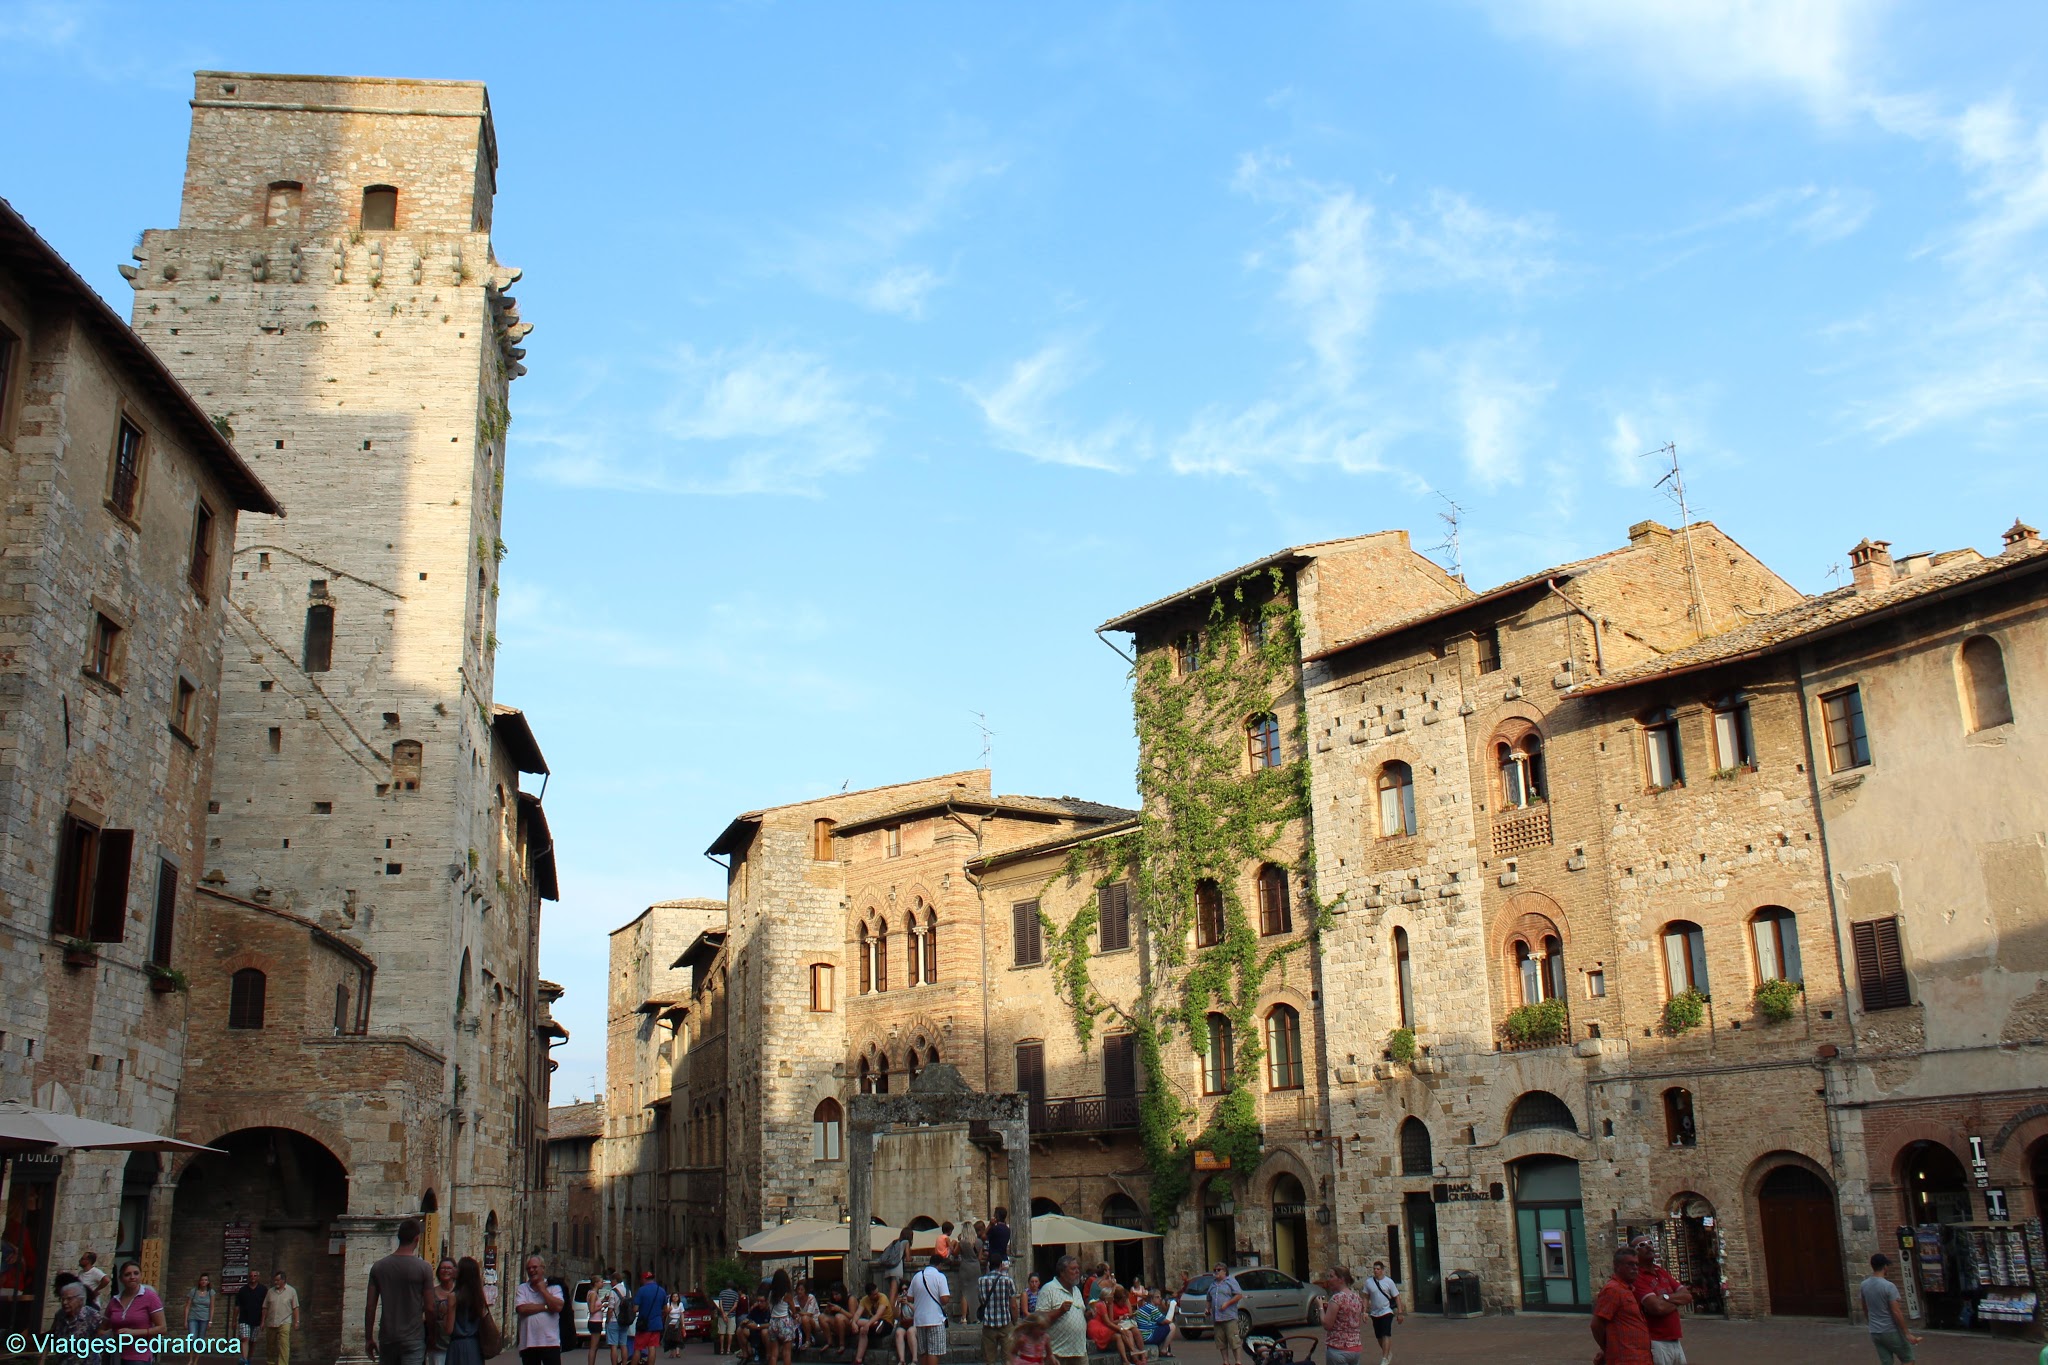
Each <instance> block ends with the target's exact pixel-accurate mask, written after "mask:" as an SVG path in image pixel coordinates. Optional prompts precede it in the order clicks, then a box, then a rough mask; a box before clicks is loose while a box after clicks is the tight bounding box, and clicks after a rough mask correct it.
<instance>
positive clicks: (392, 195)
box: [361, 185, 398, 232]
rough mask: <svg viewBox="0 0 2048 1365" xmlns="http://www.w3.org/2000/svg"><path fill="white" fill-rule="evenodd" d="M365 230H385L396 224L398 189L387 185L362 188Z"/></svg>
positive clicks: (363, 226) (363, 225) (363, 224)
mask: <svg viewBox="0 0 2048 1365" xmlns="http://www.w3.org/2000/svg"><path fill="white" fill-rule="evenodd" d="M361 226H362V229H363V231H365V232H387V231H389V230H390V229H392V228H395V227H397V226H398V191H397V190H395V189H393V188H392V187H391V186H389V185H371V186H368V187H367V188H365V189H364V190H363V221H362V224H361Z"/></svg>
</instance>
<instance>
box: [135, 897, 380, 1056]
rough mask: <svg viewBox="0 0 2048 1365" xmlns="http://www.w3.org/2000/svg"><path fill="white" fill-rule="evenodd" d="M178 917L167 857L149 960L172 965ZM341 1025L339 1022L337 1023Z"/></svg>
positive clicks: (153, 927) (158, 963)
mask: <svg viewBox="0 0 2048 1365" xmlns="http://www.w3.org/2000/svg"><path fill="white" fill-rule="evenodd" d="M177 919H178V868H177V865H176V864H175V863H173V862H171V861H170V860H169V859H167V858H159V859H157V862H156V922H155V924H154V925H153V926H151V930H150V935H149V960H150V961H151V962H154V963H155V964H156V965H157V966H159V967H168V966H170V965H171V932H172V930H173V929H174V928H175V927H176V925H177ZM336 1027H337V1028H339V1027H340V1025H339V1024H337V1025H336Z"/></svg>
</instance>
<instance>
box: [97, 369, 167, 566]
mask: <svg viewBox="0 0 2048 1365" xmlns="http://www.w3.org/2000/svg"><path fill="white" fill-rule="evenodd" d="M130 431H132V432H134V433H135V477H134V480H133V482H132V484H131V485H130V486H129V488H128V498H127V504H126V505H125V506H123V505H122V502H121V500H120V496H119V495H120V493H121V477H120V476H121V449H122V446H123V444H124V438H125V436H126V434H127V433H128V432H130ZM155 445H156V441H155V440H154V437H153V433H152V432H151V430H150V424H149V423H148V422H146V421H145V420H143V417H142V414H141V413H140V412H139V411H137V409H136V406H135V404H133V403H131V402H129V401H127V400H126V399H122V400H121V401H119V402H118V403H116V404H115V407H114V434H113V438H112V439H111V440H110V441H109V442H108V443H107V478H106V484H105V486H104V487H103V488H102V489H101V490H100V501H101V505H102V506H104V507H105V508H106V509H107V511H108V512H110V513H111V514H113V518H114V520H115V521H117V522H119V523H121V524H122V525H123V526H126V527H127V528H128V529H129V530H131V531H135V532H137V533H140V532H141V530H142V500H143V498H144V496H145V495H146V494H147V493H148V491H149V467H150V464H151V460H150V456H151V455H152V454H153V453H154V448H155Z"/></svg>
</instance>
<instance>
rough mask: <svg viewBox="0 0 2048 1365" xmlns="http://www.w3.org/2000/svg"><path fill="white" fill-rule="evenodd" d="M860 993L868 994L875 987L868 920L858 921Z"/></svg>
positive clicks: (873, 959) (873, 960)
mask: <svg viewBox="0 0 2048 1365" xmlns="http://www.w3.org/2000/svg"><path fill="white" fill-rule="evenodd" d="M859 956H860V993H861V994H862V995H868V994H871V993H873V991H874V989H875V945H874V944H873V942H871V941H870V936H869V931H868V922H867V921H866V920H862V921H861V922H860V952H859Z"/></svg>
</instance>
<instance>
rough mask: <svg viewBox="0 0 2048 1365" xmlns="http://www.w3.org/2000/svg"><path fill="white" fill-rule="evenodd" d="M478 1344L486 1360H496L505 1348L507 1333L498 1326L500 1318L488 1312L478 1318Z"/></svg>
mask: <svg viewBox="0 0 2048 1365" xmlns="http://www.w3.org/2000/svg"><path fill="white" fill-rule="evenodd" d="M476 1345H477V1349H478V1350H479V1351H481V1352H483V1357H484V1359H485V1360H495V1359H497V1357H498V1356H499V1355H501V1354H503V1352H504V1350H505V1333H504V1332H503V1330H501V1329H500V1328H499V1326H498V1319H497V1318H496V1317H495V1316H493V1315H492V1314H489V1313H486V1314H484V1315H483V1316H482V1317H481V1318H478V1319H477V1323H476Z"/></svg>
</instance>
